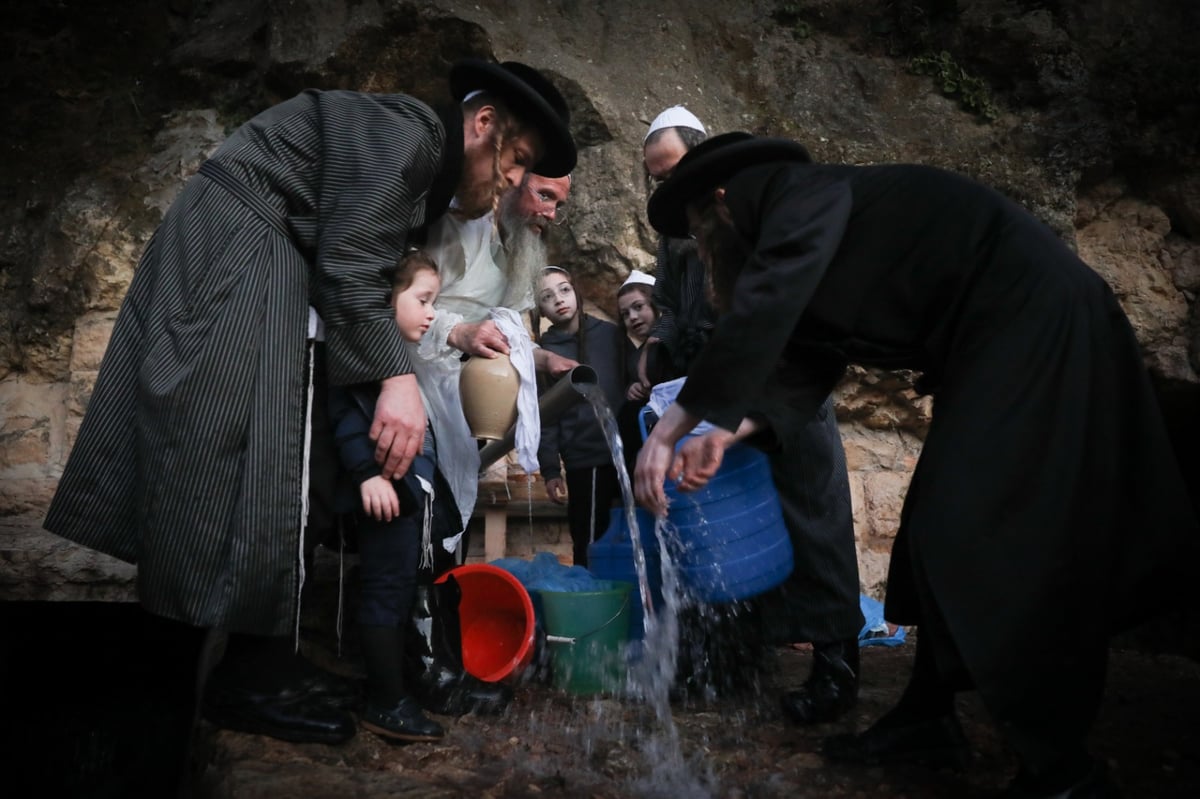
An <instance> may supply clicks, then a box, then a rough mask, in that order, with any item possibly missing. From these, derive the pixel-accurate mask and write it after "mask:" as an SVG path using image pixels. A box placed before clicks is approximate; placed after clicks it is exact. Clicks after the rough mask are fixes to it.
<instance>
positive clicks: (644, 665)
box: [582, 385, 713, 799]
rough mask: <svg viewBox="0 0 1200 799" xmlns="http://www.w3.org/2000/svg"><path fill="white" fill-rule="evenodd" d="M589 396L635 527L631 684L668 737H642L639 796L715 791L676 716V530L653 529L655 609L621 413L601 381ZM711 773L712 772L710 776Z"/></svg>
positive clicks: (663, 525) (663, 522)
mask: <svg viewBox="0 0 1200 799" xmlns="http://www.w3.org/2000/svg"><path fill="white" fill-rule="evenodd" d="M582 394H583V396H584V398H585V399H586V400H587V401H588V402H589V403H590V404H591V406H592V410H593V411H594V412H595V414H596V419H597V421H598V422H599V423H600V427H601V429H602V430H603V431H604V437H605V439H606V440H607V441H608V446H609V449H610V450H611V452H612V459H613V465H614V466H615V467H616V470H617V478H618V481H619V483H620V486H621V497H622V500H623V504H624V512H625V522H626V525H627V526H628V529H629V531H630V540H631V544H632V550H633V561H634V567H635V570H636V572H637V581H638V593H639V596H640V598H641V602H642V612H643V616H642V618H643V623H644V626H645V635H644V637H643V640H642V650H641V655H640V657H639V658H637V659H636V661H635V662H634V663H632V664H631V668H630V670H629V679H628V684H627V686H626V689H627V692H628V694H629V695H630V696H631V697H635V698H639V699H641V700H643V701H645V702H646V703H647V704H648V705H649V706H650V707H651V708H652V709H653V710H654V714H655V718H656V719H657V721H658V722H659V724H660V725H661V726H662V731H663V733H664V734H665V738H651V739H649V740H648V741H645V742H643V745H642V751H643V752H644V753H645V755H646V757H647V762H649V763H652V764H653V768H652V769H651V774H650V776H649V777H647V778H645V779H643V780H640V781H639V783H638V785H637V786H636V789H637V795H639V796H660V795H661V796H664V797H666V796H680V795H683V796H693V797H700V798H701V799H703V797H707V796H710V795H711V790H710V788H709V785H711V784H712V781H713V780H712V775H711V773H709V772H708V771H707V770H705V769H700V768H697V767H696V766H697V764H696V763H688V762H686V761H685V758H684V756H683V752H682V750H681V748H680V744H679V731H678V728H677V727H676V725H675V720H674V719H673V718H672V716H671V704H670V691H671V686H672V684H673V683H674V680H675V668H676V663H677V659H678V652H679V621H678V612H679V610H680V608H681V607H683V606H684V604H685V602H686V601H687V598H686V592H685V591H684V590H683V587H682V584H681V583H680V580H679V570H678V568H677V567H676V565H675V563H674V561H673V560H672V558H671V556H670V553H671V551H673V550H674V549H675V548H676V542H677V535H676V531H675V529H674V527H673V526H672V525H671V524H670V522H668V521H667V519H666V518H665V517H660V518H658V519H657V520H656V523H655V528H654V533H655V536H656V538H657V540H658V547H659V552H660V554H661V568H662V589H661V592H662V599H663V602H662V610H661V612H660V611H659V610H658V609H656V608H655V605H654V596H653V592H652V590H651V588H650V577H649V568H648V566H647V563H646V553H645V551H644V550H643V549H642V538H641V532H640V531H639V529H638V521H637V513H636V511H635V507H636V506H635V503H634V497H633V487H632V485H631V483H630V480H629V471H628V470H627V469H626V467H625V448H624V445H623V444H622V442H621V435H620V432H619V431H618V429H617V421H616V417H615V416H614V415H613V412H612V409H611V408H610V407H609V405H608V400H607V399H606V398H605V396H604V392H603V391H602V390H601V389H600V387H599V386H597V385H588V386H583V387H582ZM706 774H707V777H705V775H706Z"/></svg>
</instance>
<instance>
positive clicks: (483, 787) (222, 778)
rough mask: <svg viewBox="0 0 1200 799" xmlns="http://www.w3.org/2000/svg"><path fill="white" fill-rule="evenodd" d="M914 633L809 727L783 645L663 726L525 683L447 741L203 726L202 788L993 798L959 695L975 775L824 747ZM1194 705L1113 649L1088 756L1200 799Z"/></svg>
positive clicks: (879, 704) (1000, 760)
mask: <svg viewBox="0 0 1200 799" xmlns="http://www.w3.org/2000/svg"><path fill="white" fill-rule="evenodd" d="M913 640H914V639H911V638H910V641H909V642H907V643H905V644H904V645H902V646H899V647H895V648H885V647H877V646H876V647H866V648H864V649H863V651H862V658H863V660H862V672H863V686H862V691H861V697H860V702H859V705H858V707H857V709H856V711H855V712H853V713H852V714H851V716H850V718H848V719H846V720H843V721H841V722H838V723H836V724H830V725H823V726H819V727H814V728H809V729H802V728H798V727H796V726H794V725H791V724H790V723H788V722H787V721H786V720H784V719H783V718H782V716H781V714H780V712H779V710H778V706H777V702H778V695H779V694H780V692H781V691H782V690H785V689H787V688H790V687H794V686H796V685H798V684H799V683H800V682H801V681H802V680H803V678H804V676H805V675H806V674H807V672H808V668H809V662H810V657H811V655H810V653H808V652H807V651H804V650H803V649H798V648H780V649H777V650H774V652H773V655H772V659H773V662H772V663H771V667H770V669H769V672H768V675H767V676H766V678H765V680H764V683H763V684H762V685H761V690H759V691H758V692H757V693H755V694H753V695H752V696H751V697H750V698H746V699H740V700H718V701H715V702H712V703H708V704H704V703H695V702H676V703H675V704H673V706H672V709H671V719H670V722H669V723H663V722H661V721H659V720H658V719H657V718H656V717H655V714H654V712H653V711H652V709H651V708H650V707H649V706H648V705H647V704H645V703H641V702H637V701H633V700H618V699H612V698H594V697H592V698H589V697H576V696H572V695H570V694H567V693H564V692H562V691H558V690H556V689H554V688H553V687H552V686H550V685H549V684H542V683H536V682H535V683H529V684H525V685H523V686H521V687H520V688H519V689H518V691H517V696H516V700H515V701H514V703H513V705H512V706H511V708H510V710H509V711H508V713H507V714H506V715H505V716H504V717H502V718H485V717H475V716H466V717H463V718H461V719H446V718H443V719H439V720H441V721H442V722H444V723H445V725H446V727H447V730H448V734H447V736H446V738H445V739H444V740H443V741H441V742H439V743H436V744H412V745H406V746H395V745H389V744H387V743H385V742H383V741H382V740H381V739H380V738H378V737H376V736H374V735H372V734H370V733H368V732H360V734H359V735H358V736H357V737H356V738H355V739H353V740H352V741H350V742H349V743H347V744H345V745H342V746H339V747H327V746H319V745H306V746H296V745H289V744H283V743H280V742H276V741H272V740H269V739H266V738H262V737H258V736H251V735H242V734H238V733H232V732H227V731H218V730H215V729H212V728H210V727H207V726H202V727H201V728H200V730H199V731H198V737H197V743H196V747H195V748H194V749H193V756H194V757H195V758H197V759H196V760H194V761H193V762H194V766H195V767H196V768H197V769H199V770H200V771H199V772H198V773H199V779H198V780H197V782H196V793H197V795H198V796H202V797H231V798H232V797H238V799H248V798H253V799H258V797H263V798H264V799H265V797H274V796H295V797H317V796H335V795H340V796H349V795H354V796H414V797H416V796H444V797H460V796H461V797H466V796H472V797H476V796H478V797H497V798H499V797H575V798H576V799H583V798H584V797H587V798H588V799H617V797H663V798H665V797H683V796H686V797H713V799H717V798H718V797H721V798H724V797H728V798H729V799H748V798H749V797H831V796H844V797H909V798H910V799H926V798H929V799H932V798H933V797H988V796H992V795H994V794H995V793H997V792H998V791H999V790H1001V789H1002V788H1003V787H1004V786H1005V785H1006V784H1007V782H1008V780H1009V779H1010V778H1011V776H1012V774H1013V770H1014V768H1015V764H1014V761H1013V759H1012V757H1011V756H1010V755H1009V753H1008V752H1006V751H1005V748H1004V746H1003V744H1002V742H1001V741H1000V740H999V738H998V737H997V735H996V733H995V731H994V730H993V728H992V727H991V726H990V725H989V723H988V719H987V716H986V713H985V712H984V710H983V708H982V706H981V705H980V704H979V702H978V700H977V698H976V697H975V696H974V695H964V696H963V697H962V698H961V699H960V702H959V709H960V714H961V718H962V720H963V723H964V727H965V729H966V732H967V735H968V737H969V739H970V741H971V743H972V745H973V749H974V757H973V762H972V765H971V767H970V768H969V769H968V770H967V771H966V772H963V773H954V772H950V771H945V772H942V771H929V770H925V769H921V768H916V767H910V768H888V769H885V768H867V769H856V768H848V767H844V766H834V765H831V764H829V763H827V762H826V761H825V760H824V759H823V758H822V757H821V756H820V754H819V751H818V749H819V744H820V742H821V740H822V738H823V737H825V736H827V735H830V734H834V733H838V732H842V731H851V730H854V729H861V728H863V727H865V726H867V725H868V724H870V723H871V721H872V720H874V719H875V718H877V717H878V716H879V715H880V714H881V713H882V712H883V711H885V710H886V709H887V708H889V707H890V706H891V705H892V704H893V703H894V701H895V700H896V699H897V698H898V696H899V695H900V692H901V690H902V689H903V687H904V684H905V682H906V680H907V675H908V671H909V669H910V667H911V662H912V661H911V659H912V655H913V651H914V647H913V643H912V641H913ZM317 656H319V653H317ZM333 665H335V666H336V665H337V664H336V663H335V664H333ZM1197 713H1200V664H1198V663H1196V662H1195V661H1193V660H1190V659H1188V658H1184V657H1180V656H1175V655H1148V654H1144V653H1138V652H1134V651H1124V650H1116V651H1114V652H1113V657H1112V666H1111V670H1110V684H1109V689H1108V693H1107V698H1106V700H1105V703H1104V707H1103V709H1102V712H1101V714H1100V718H1099V720H1098V722H1097V724H1096V726H1095V731H1094V735H1093V739H1092V745H1093V749H1094V751H1095V752H1096V753H1097V754H1098V755H1101V756H1103V757H1104V758H1106V759H1107V761H1108V764H1109V766H1110V769H1111V773H1112V774H1113V775H1114V777H1115V779H1116V781H1117V782H1118V784H1119V785H1120V786H1121V788H1122V789H1123V792H1124V795H1125V796H1126V797H1137V798H1142V799H1153V798H1155V797H1163V798H1165V797H1193V796H1197V795H1200V762H1198V760H1197V755H1198V754H1200V729H1198V728H1197V726H1196V725H1195V723H1194V720H1195V719H1196V717H1197ZM671 724H673V725H674V728H675V729H676V730H677V736H678V737H677V742H673V740H672V736H671V734H670V725H671Z"/></svg>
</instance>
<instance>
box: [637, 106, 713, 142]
mask: <svg viewBox="0 0 1200 799" xmlns="http://www.w3.org/2000/svg"><path fill="white" fill-rule="evenodd" d="M663 128H691V129H692V130H698V131H700V132H701V133H703V134H704V135H705V136H707V135H708V131H707V130H705V129H704V125H703V124H701V122H700V120H699V119H697V118H696V115H695V114H693V113H692V112H691V111H689V110H687V109H686V108H684V107H683V106H681V105H673V106H671V107H670V108H668V109H667V110H666V111H663V112H662V113H661V114H659V115H658V116H656V117H655V118H654V121H653V122H651V123H650V130H648V131H646V136H645V138H643V139H642V144H645V143H646V139H648V138H650V134H652V133H655V132H656V131H660V130H662V129H663Z"/></svg>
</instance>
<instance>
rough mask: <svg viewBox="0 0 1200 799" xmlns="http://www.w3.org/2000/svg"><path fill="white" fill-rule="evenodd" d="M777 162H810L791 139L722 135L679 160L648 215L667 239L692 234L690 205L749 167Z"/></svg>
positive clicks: (738, 133)
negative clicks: (690, 230)
mask: <svg viewBox="0 0 1200 799" xmlns="http://www.w3.org/2000/svg"><path fill="white" fill-rule="evenodd" d="M776 161H792V162H799V163H809V162H811V161H812V157H811V156H810V155H809V154H808V150H806V149H804V145H802V144H800V143H799V142H794V141H792V140H791V139H772V138H765V137H760V136H754V135H752V134H750V133H745V132H742V131H733V132H732V133H722V134H721V135H720V136H713V137H712V138H711V139H705V140H704V141H702V142H700V143H699V144H697V145H696V146H695V147H693V148H692V149H691V150H688V151H687V153H685V154H684V156H683V158H680V159H679V163H678V164H676V165H675V169H674V170H673V171H672V172H671V177H669V178H667V179H666V181H664V182H663V184H662V185H661V186H659V187H658V189H657V190H655V192H654V194H652V195H650V202H649V203H648V204H647V205H646V215H647V216H648V217H649V218H650V224H651V225H653V226H654V229H655V230H657V231H658V232H659V233H661V234H663V235H664V236H670V237H672V238H677V239H678V238H683V237H684V236H686V235H687V234H688V220H687V206H688V203H690V202H691V201H692V200H695V199H696V198H698V197H700V196H701V195H702V194H704V193H705V192H710V191H713V190H714V189H716V188H718V187H720V186H721V185H723V184H724V183H725V182H726V181H727V180H729V179H730V178H731V177H733V176H734V175H736V174H737V173H738V172H740V171H742V170H743V169H745V168H746V167H751V166H758V165H759V164H770V163H773V162H776Z"/></svg>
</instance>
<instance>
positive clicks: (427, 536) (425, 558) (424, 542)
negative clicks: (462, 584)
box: [416, 474, 433, 569]
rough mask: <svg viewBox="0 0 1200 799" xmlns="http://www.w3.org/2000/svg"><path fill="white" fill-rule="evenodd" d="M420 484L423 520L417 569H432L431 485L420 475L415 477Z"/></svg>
mask: <svg viewBox="0 0 1200 799" xmlns="http://www.w3.org/2000/svg"><path fill="white" fill-rule="evenodd" d="M416 478H417V482H419V483H420V484H421V493H422V494H424V495H425V513H424V516H425V518H424V520H423V521H422V522H421V561H420V563H419V564H417V565H418V568H421V569H431V568H433V484H432V483H430V482H429V481H428V480H426V479H425V478H424V477H422V476H421V475H419V474H418V475H416Z"/></svg>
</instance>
